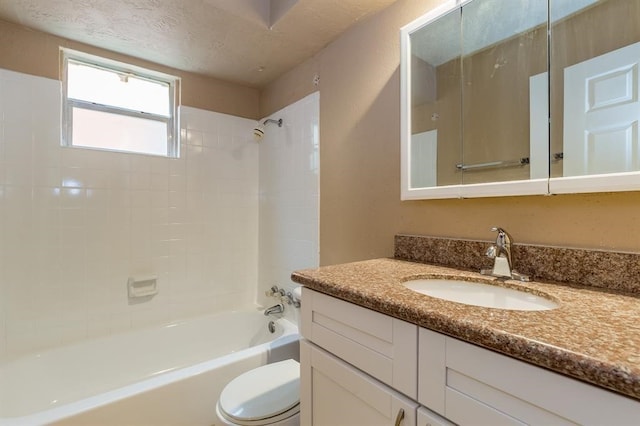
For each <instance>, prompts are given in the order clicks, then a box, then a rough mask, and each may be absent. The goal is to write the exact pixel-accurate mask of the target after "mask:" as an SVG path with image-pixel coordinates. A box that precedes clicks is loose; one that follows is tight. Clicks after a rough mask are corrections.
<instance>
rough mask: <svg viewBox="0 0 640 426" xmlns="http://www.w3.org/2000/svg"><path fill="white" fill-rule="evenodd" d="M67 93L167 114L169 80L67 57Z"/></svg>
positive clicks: (83, 98)
mask: <svg viewBox="0 0 640 426" xmlns="http://www.w3.org/2000/svg"><path fill="white" fill-rule="evenodd" d="M67 67H68V68H67V69H68V77H67V78H68V83H67V97H68V98H70V99H77V100H81V101H87V102H92V103H96V104H101V105H109V106H116V107H119V108H124V109H128V110H131V111H139V112H146V113H151V114H158V115H162V116H164V117H170V115H171V110H170V105H169V84H166V83H162V82H155V81H150V80H146V79H144V78H139V77H136V76H133V75H129V74H127V73H124V72H122V73H120V72H116V71H112V70H105V69H102V68H95V67H92V66H88V65H84V64H80V63H77V62H73V61H69V62H68V65H67Z"/></svg>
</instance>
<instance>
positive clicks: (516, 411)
mask: <svg viewBox="0 0 640 426" xmlns="http://www.w3.org/2000/svg"><path fill="white" fill-rule="evenodd" d="M446 389H447V391H446V409H445V414H446V417H447V418H448V419H451V420H452V421H454V422H456V423H459V424H465V422H464V421H462V419H461V418H459V417H458V416H459V414H460V413H461V412H463V411H464V410H461V409H460V407H463V406H471V405H473V404H475V403H476V402H478V403H482V404H480V405H477V406H476V409H477V410H478V412H480V411H482V410H483V409H485V412H488V411H487V410H486V409H488V408H489V407H491V408H492V409H495V410H497V411H499V412H500V413H502V414H504V415H505V416H508V417H504V419H507V418H509V419H511V420H513V419H516V420H518V421H521V422H523V423H526V424H575V423H577V424H586V425H588V424H611V423H612V422H613V423H615V424H619V425H627V424H628V425H631V424H638V419H640V402H638V401H634V400H632V399H631V398H627V397H624V396H621V395H618V394H615V393H613V392H609V391H607V390H604V389H600V388H598V387H596V386H593V385H589V384H587V383H584V382H580V381H578V380H575V379H571V378H569V377H566V376H563V375H561V374H557V373H553V372H550V371H548V370H544V369H542V368H540V367H536V366H534V365H531V364H527V363H525V362H522V361H518V360H516V359H513V358H510V357H508V356H505V355H500V354H497V353H495V352H491V351H489V350H486V349H483V348H480V347H477V346H474V345H471V344H468V343H465V342H461V341H459V340H456V339H453V338H450V337H447V338H446ZM458 394H459V395H458ZM452 395H453V397H452ZM462 396H466V397H467V398H468V399H466V400H465V399H464V398H462ZM456 398H457V399H456ZM452 401H456V402H457V401H462V402H460V403H459V404H458V405H454V404H453V402H452ZM465 401H466V402H465ZM504 424H518V423H510V421H506V422H505V423H504Z"/></svg>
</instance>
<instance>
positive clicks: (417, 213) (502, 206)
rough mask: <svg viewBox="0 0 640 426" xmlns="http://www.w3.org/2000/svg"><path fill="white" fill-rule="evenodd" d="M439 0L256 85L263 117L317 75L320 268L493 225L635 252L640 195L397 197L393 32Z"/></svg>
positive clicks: (533, 236) (400, 7)
mask: <svg viewBox="0 0 640 426" xmlns="http://www.w3.org/2000/svg"><path fill="white" fill-rule="evenodd" d="M439 3H440V0H399V1H398V2H397V3H395V4H394V5H392V6H391V7H389V8H388V9H386V10H385V11H383V12H382V13H380V14H378V15H376V16H374V17H373V18H372V19H370V20H368V21H365V22H363V23H361V24H359V25H358V26H356V27H355V28H353V29H352V30H350V31H348V32H347V33H346V34H344V35H343V36H341V37H340V38H339V39H338V40H336V41H334V42H333V43H331V44H330V45H329V46H327V47H326V48H325V49H324V50H323V51H322V52H320V53H319V54H318V55H316V56H315V57H314V58H312V59H311V60H309V61H307V62H306V63H304V64H302V65H301V66H299V67H297V68H296V69H294V70H292V71H291V72H289V73H287V74H286V75H284V76H282V77H281V78H280V79H278V80H277V81H275V82H274V83H272V84H271V85H270V86H269V87H267V88H266V89H265V90H264V91H263V94H262V99H261V114H260V115H263V116H264V115H267V114H268V113H270V112H273V111H276V110H277V109H279V108H281V107H282V106H284V105H287V104H289V103H291V102H293V101H295V100H296V99H299V98H300V97H302V96H304V95H305V94H308V93H310V92H312V91H314V90H315V88H314V87H313V83H312V81H313V75H314V73H316V72H317V73H318V75H319V77H320V84H319V89H320V138H321V144H320V159H321V160H320V161H321V162H320V250H321V264H331V263H338V262H346V261H352V260H359V259H366V258H373V257H381V256H391V255H392V254H393V236H394V235H395V234H397V233H415V234H425V235H434V236H445V237H460V238H473V239H482V240H489V239H491V238H492V237H493V235H492V233H491V232H489V228H490V227H491V226H494V225H500V226H503V227H505V228H506V229H507V230H509V232H510V233H511V234H512V236H513V237H514V239H515V240H516V242H526V243H533V244H548V245H556V246H570V247H584V248H597V249H613V250H621V251H633V252H640V192H632V193H615V194H584V195H558V196H546V197H545V196H536V197H504V198H483V199H467V200H429V201H404V202H403V201H400V140H399V138H400V113H399V110H400V107H399V105H400V76H399V63H400V55H399V29H400V27H402V26H403V25H405V24H407V23H409V22H410V21H412V20H413V19H415V18H416V17H418V16H420V15H421V14H423V13H424V12H426V11H428V10H430V9H432V8H433V7H434V6H436V5H437V4H439ZM478 255H479V256H480V255H481V254H480V253H478Z"/></svg>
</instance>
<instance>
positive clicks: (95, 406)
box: [0, 310, 299, 426]
mask: <svg viewBox="0 0 640 426" xmlns="http://www.w3.org/2000/svg"><path fill="white" fill-rule="evenodd" d="M268 321H269V319H268V318H266V317H265V316H264V315H263V314H262V312H260V311H255V310H251V311H243V312H227V313H222V314H217V315H212V316H207V317H201V318H197V319H192V320H188V321H182V322H176V323H174V324H170V325H167V326H163V327H157V328H149V329H143V330H139V331H132V332H127V333H123V334H118V335H114V336H108V337H104V338H99V339H93V340H87V341H83V342H80V343H77V344H74V345H69V346H64V347H59V348H55V349H51V350H48V351H46V352H42V353H39V354H35V355H31V356H27V357H23V358H20V359H17V360H13V361H11V362H7V363H4V364H2V365H0V426H9V425H11V426H18V425H30V426H31V425H41V424H56V425H119V426H120V425H212V424H215V422H216V417H215V404H216V401H217V399H218V396H219V394H220V392H221V391H222V388H223V387H224V385H225V384H227V383H228V382H229V381H230V380H231V379H233V378H234V377H236V376H237V375H239V374H240V373H243V372H245V371H247V370H250V369H252V368H255V367H258V366H260V365H264V364H267V363H270V362H275V361H280V360H283V359H287V358H295V359H298V338H299V336H298V334H297V332H298V330H297V328H296V326H295V325H294V324H292V323H291V322H289V321H287V320H284V319H281V320H278V321H277V322H276V332H275V333H274V334H271V333H270V332H269V331H268V329H267V324H268Z"/></svg>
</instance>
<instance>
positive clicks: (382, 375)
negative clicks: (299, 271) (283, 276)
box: [300, 288, 418, 399]
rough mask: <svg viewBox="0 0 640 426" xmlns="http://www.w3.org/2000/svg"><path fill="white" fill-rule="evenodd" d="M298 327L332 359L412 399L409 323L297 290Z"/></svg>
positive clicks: (414, 338) (414, 363) (414, 342)
mask: <svg viewBox="0 0 640 426" xmlns="http://www.w3.org/2000/svg"><path fill="white" fill-rule="evenodd" d="M300 331H301V334H302V335H303V336H304V337H305V338H306V339H308V340H310V341H312V342H313V343H315V344H316V345H318V346H320V347H322V348H324V349H326V350H327V351H328V352H330V353H332V354H334V355H336V356H337V357H338V358H341V359H343V360H345V361H347V362H348V363H349V364H352V365H353V366H355V367H357V368H359V369H360V370H362V371H364V372H365V373H367V374H369V375H370V376H373V377H374V378H376V379H378V380H380V381H381V382H382V383H385V384H387V385H389V386H391V387H392V388H394V389H397V390H398V391H400V392H402V393H404V394H405V395H407V396H409V397H411V398H414V399H417V386H418V379H417V376H418V374H417V368H418V359H417V356H418V326H416V325H415V324H410V323H408V322H406V321H401V320H399V319H396V318H392V317H390V316H388V315H384V314H381V313H379V312H375V311H372V310H371V309H366V308H362V307H360V306H357V305H354V304H353V303H349V302H345V301H343V300H340V299H336V298H335V297H331V296H327V295H326V294H322V293H318V292H316V291H313V290H310V289H308V288H303V289H302V318H301V324H300Z"/></svg>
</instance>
